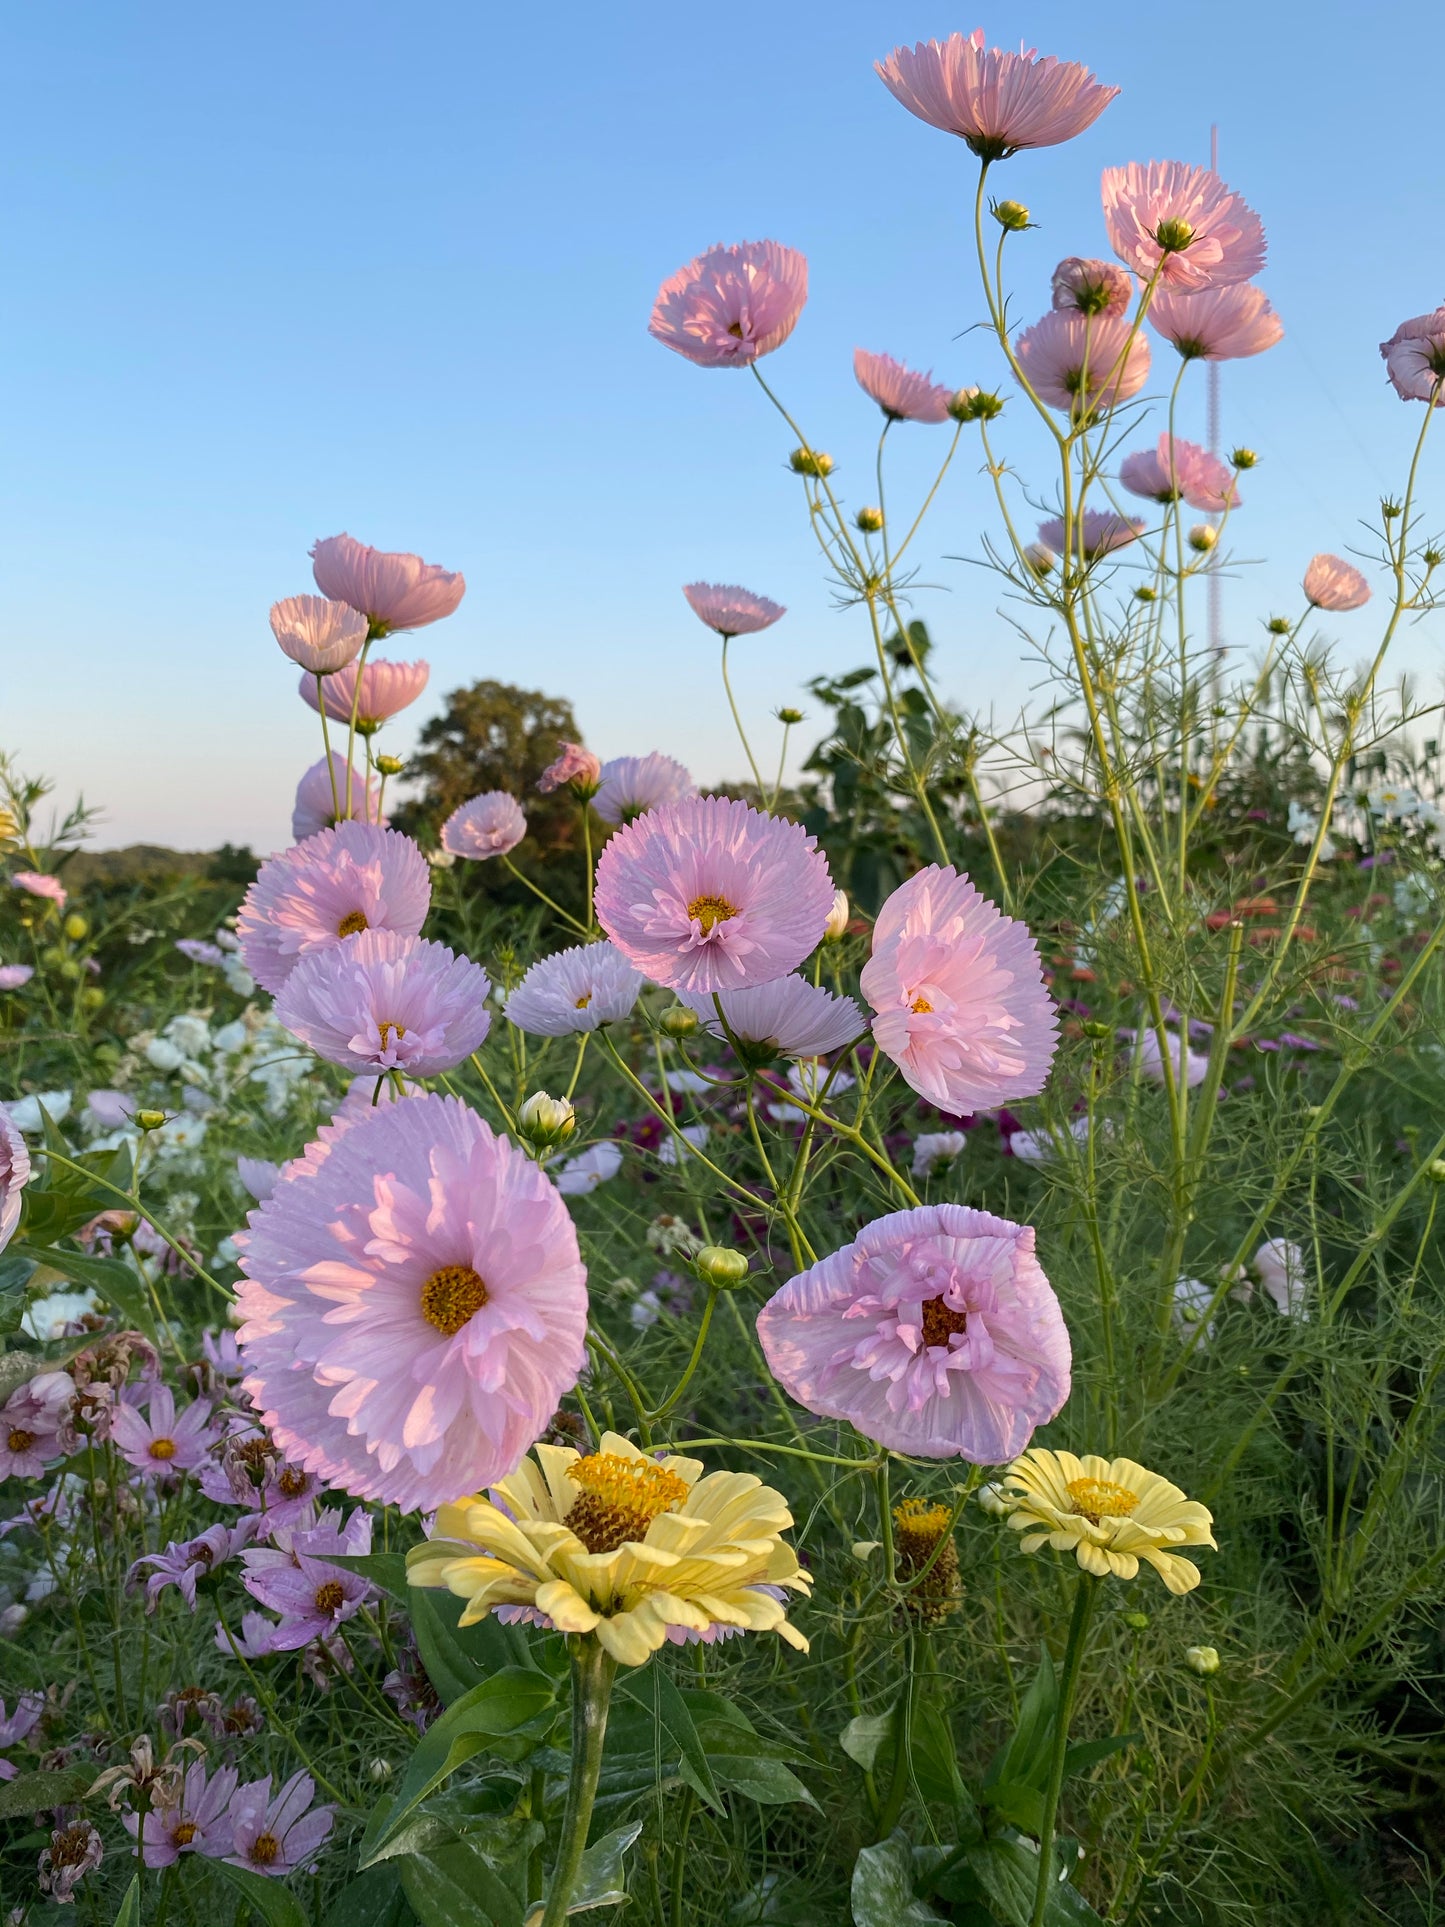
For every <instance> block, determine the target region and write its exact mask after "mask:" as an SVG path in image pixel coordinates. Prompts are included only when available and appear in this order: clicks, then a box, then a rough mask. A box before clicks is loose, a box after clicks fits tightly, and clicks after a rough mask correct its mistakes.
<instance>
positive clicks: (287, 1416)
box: [238, 1095, 587, 1510]
mask: <svg viewBox="0 0 1445 1927" xmlns="http://www.w3.org/2000/svg"><path fill="white" fill-rule="evenodd" d="M242 1237H243V1238H244V1243H245V1249H244V1251H243V1254H242V1260H241V1263H242V1267H243V1269H244V1271H245V1273H246V1278H245V1280H244V1282H243V1283H242V1285H241V1288H240V1299H239V1302H240V1309H241V1312H242V1314H243V1315H244V1318H245V1323H244V1325H243V1326H242V1330H241V1348H242V1351H243V1352H244V1353H245V1356H246V1361H247V1365H248V1367H249V1372H248V1376H247V1379H246V1391H247V1393H248V1394H249V1395H250V1397H251V1399H252V1401H253V1403H254V1404H255V1405H256V1406H257V1408H258V1410H260V1411H261V1412H262V1413H263V1414H264V1416H265V1421H266V1424H267V1425H268V1427H269V1428H270V1430H271V1431H272V1432H273V1434H274V1435H275V1437H276V1438H277V1440H278V1441H279V1442H280V1443H281V1444H282V1445H283V1446H284V1447H285V1449H286V1450H287V1451H288V1452H290V1453H292V1454H293V1455H294V1456H296V1457H298V1458H299V1459H300V1460H301V1461H302V1462H303V1463H304V1464H305V1465H307V1466H309V1467H311V1468H313V1469H315V1470H316V1471H318V1472H320V1473H321V1474H322V1475H323V1476H324V1477H325V1478H326V1479H327V1480H328V1481H329V1482H330V1483H331V1484H332V1485H334V1486H337V1487H339V1488H340V1489H342V1490H344V1491H347V1492H352V1493H355V1494H356V1495H357V1496H359V1497H363V1498H377V1499H382V1500H385V1501H387V1502H390V1503H393V1504H396V1505H399V1506H401V1507H402V1508H403V1509H406V1510H411V1509H414V1508H417V1507H424V1508H429V1507H433V1506H436V1505H440V1504H442V1503H444V1502H445V1501H447V1500H450V1499H455V1498H456V1497H458V1495H459V1494H461V1493H464V1492H474V1491H477V1490H479V1489H480V1488H481V1487H483V1486H485V1485H487V1484H489V1483H490V1482H491V1481H493V1480H495V1479H497V1478H500V1477H504V1476H505V1475H506V1474H507V1473H509V1472H511V1471H512V1470H513V1469H514V1467H515V1466H516V1465H517V1463H518V1461H519V1460H520V1459H521V1457H522V1454H523V1453H524V1452H525V1451H526V1450H527V1448H528V1446H530V1445H531V1444H532V1442H533V1441H534V1440H535V1439H536V1438H537V1437H539V1436H540V1434H541V1433H542V1431H543V1430H544V1429H545V1427H546V1425H547V1423H548V1421H549V1420H550V1418H551V1417H552V1414H553V1413H554V1412H555V1410H556V1409H557V1406H558V1403H559V1402H560V1400H561V1398H562V1396H563V1394H564V1393H565V1392H566V1391H568V1390H569V1388H570V1387H571V1386H572V1385H573V1384H574V1383H575V1382H576V1378H577V1374H578V1372H579V1371H580V1370H581V1368H582V1363H583V1358H584V1350H583V1338H584V1333H585V1331H586V1324H587V1290H586V1273H585V1271H584V1269H583V1267H582V1264H581V1261H580V1258H579V1256H578V1250H577V1234H576V1232H575V1230H574V1229H573V1226H572V1221H571V1219H570V1218H569V1217H568V1215H567V1208H566V1206H565V1205H564V1204H563V1202H562V1200H561V1198H560V1197H559V1195H558V1193H557V1191H556V1188H555V1187H554V1186H553V1185H552V1183H551V1182H550V1180H549V1179H548V1178H547V1177H546V1176H545V1175H544V1174H543V1173H542V1172H541V1171H539V1170H538V1169H537V1167H536V1165H535V1164H533V1163H532V1162H531V1160H530V1159H529V1158H527V1157H526V1156H524V1155H523V1153H522V1152H521V1151H519V1150H518V1149H516V1148H515V1147H514V1146H513V1145H512V1144H510V1143H508V1142H507V1140H506V1139H504V1138H498V1137H496V1136H494V1135H493V1133H492V1131H491V1130H490V1128H489V1127H488V1126H487V1125H486V1124H484V1123H483V1122H482V1120H481V1119H480V1118H479V1117H477V1116H476V1114H475V1113H474V1112H472V1111H470V1110H468V1109H467V1107H466V1106H465V1105H464V1104H462V1103H461V1102H460V1101H459V1100H458V1099H456V1098H443V1097H437V1096H431V1095H423V1096H419V1097H415V1098H411V1099H409V1100H408V1101H407V1102H406V1103H404V1104H392V1105H389V1106H388V1107H387V1108H385V1109H384V1110H379V1111H377V1112H375V1113H373V1115H372V1116H370V1117H369V1118H366V1119H364V1120H363V1121H362V1122H360V1123H358V1124H355V1125H353V1126H352V1127H351V1128H350V1129H349V1130H347V1131H345V1132H344V1133H342V1134H341V1135H340V1136H339V1137H336V1138H334V1139H333V1141H332V1142H331V1143H330V1144H329V1145H325V1144H313V1145H311V1146H310V1147H309V1148H308V1150H307V1152H306V1155H305V1157H304V1158H302V1159H300V1160H298V1161H297V1162H296V1163H294V1164H292V1165H289V1166H288V1167H287V1169H286V1170H285V1171H284V1172H283V1173H282V1175H281V1178H280V1180H279V1181H278V1183H277V1186H276V1190H275V1192H274V1194H273V1195H272V1196H271V1198H270V1199H269V1200H268V1201H267V1202H266V1203H265V1204H263V1205H261V1206H260V1208H259V1209H258V1210H257V1211H255V1212H253V1213H252V1215H251V1220H250V1227H249V1229H248V1230H247V1231H246V1232H245V1233H244V1234H242ZM239 1242H241V1239H240V1238H238V1243H239Z"/></svg>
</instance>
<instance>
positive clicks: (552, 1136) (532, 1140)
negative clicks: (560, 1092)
mask: <svg viewBox="0 0 1445 1927" xmlns="http://www.w3.org/2000/svg"><path fill="white" fill-rule="evenodd" d="M576 1128H577V1113H576V1112H575V1111H574V1110H573V1108H572V1106H571V1104H570V1103H569V1102H568V1101H567V1099H566V1098H565V1097H549V1096H548V1095H547V1093H546V1092H545V1091H533V1093H532V1095H531V1096H530V1097H529V1098H528V1099H527V1100H526V1102H525V1103H524V1104H523V1106H522V1108H521V1110H519V1111H518V1113H517V1135H518V1136H519V1137H524V1138H525V1139H526V1140H527V1142H528V1143H529V1144H532V1145H535V1146H537V1147H538V1148H542V1147H545V1146H546V1145H549V1144H560V1143H561V1142H562V1140H563V1139H564V1138H569V1137H571V1135H572V1133H573V1132H574V1131H575V1130H576Z"/></svg>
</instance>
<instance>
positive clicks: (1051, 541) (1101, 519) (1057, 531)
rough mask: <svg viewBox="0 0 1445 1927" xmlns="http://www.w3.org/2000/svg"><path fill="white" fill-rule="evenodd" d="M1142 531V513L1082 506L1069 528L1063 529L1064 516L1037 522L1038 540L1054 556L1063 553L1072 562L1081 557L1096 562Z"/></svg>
mask: <svg viewBox="0 0 1445 1927" xmlns="http://www.w3.org/2000/svg"><path fill="white" fill-rule="evenodd" d="M1143 533H1144V521H1143V518H1142V516H1133V515H1131V516H1127V517H1126V516H1123V515H1115V513H1114V512H1113V510H1112V509H1085V510H1084V513H1083V515H1082V517H1080V518H1076V520H1075V523H1074V526H1073V528H1072V529H1065V527H1064V524H1063V518H1062V517H1061V516H1057V515H1055V516H1053V517H1051V518H1050V520H1049V521H1047V522H1040V523H1039V541H1040V542H1041V543H1042V544H1043V546H1044V548H1046V549H1047V550H1049V551H1050V552H1051V553H1052V554H1054V555H1066V556H1068V558H1069V560H1070V561H1071V562H1077V561H1079V559H1080V558H1081V557H1082V559H1083V560H1084V561H1085V562H1097V561H1098V559H1099V557H1100V556H1101V555H1111V554H1112V553H1113V551H1114V550H1115V549H1122V548H1126V547H1127V546H1128V544H1129V543H1130V542H1137V541H1138V539H1139V537H1140V536H1141V535H1142V534H1143Z"/></svg>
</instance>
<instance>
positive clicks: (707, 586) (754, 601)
mask: <svg viewBox="0 0 1445 1927" xmlns="http://www.w3.org/2000/svg"><path fill="white" fill-rule="evenodd" d="M682 593H683V594H684V595H685V596H686V597H687V600H688V604H689V606H690V607H691V609H692V612H693V614H694V615H695V616H696V617H697V618H698V620H699V621H700V622H705V623H706V624H707V626H708V628H709V629H716V630H717V632H718V634H719V635H720V636H754V635H756V634H757V633H758V631H759V630H760V629H771V628H772V626H773V624H774V623H775V622H776V621H777V620H778V618H779V617H780V616H785V615H786V614H787V613H788V612H787V610H786V609H785V608H784V607H783V605H782V603H781V602H771V601H769V599H768V597H767V596H765V595H754V594H753V592H752V590H751V589H743V588H739V586H738V585H737V583H735V582H687V583H684V585H683V590H682Z"/></svg>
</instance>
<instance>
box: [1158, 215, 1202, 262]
mask: <svg viewBox="0 0 1445 1927" xmlns="http://www.w3.org/2000/svg"><path fill="white" fill-rule="evenodd" d="M1154 239H1155V240H1156V241H1157V242H1158V243H1159V245H1160V247H1161V248H1163V250H1164V252H1165V253H1166V254H1182V253H1183V252H1184V250H1185V248H1187V247H1188V246H1189V245H1190V244H1191V242H1192V241H1193V240H1194V229H1193V228H1192V227H1191V226H1190V225H1189V223H1188V221H1180V220H1173V221H1161V222H1160V223H1159V225H1158V227H1157V228H1155V230H1154Z"/></svg>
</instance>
